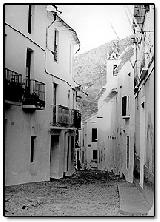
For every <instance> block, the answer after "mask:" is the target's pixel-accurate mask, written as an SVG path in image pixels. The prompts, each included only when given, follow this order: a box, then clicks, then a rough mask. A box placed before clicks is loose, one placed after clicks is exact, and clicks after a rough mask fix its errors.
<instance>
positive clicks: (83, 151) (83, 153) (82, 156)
mask: <svg viewBox="0 0 160 222" xmlns="http://www.w3.org/2000/svg"><path fill="white" fill-rule="evenodd" d="M82 163H84V151H82Z"/></svg>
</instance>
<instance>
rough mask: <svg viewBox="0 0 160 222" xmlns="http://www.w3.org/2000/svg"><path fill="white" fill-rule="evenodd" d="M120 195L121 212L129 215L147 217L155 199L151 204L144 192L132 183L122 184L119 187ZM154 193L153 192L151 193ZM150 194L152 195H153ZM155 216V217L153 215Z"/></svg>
mask: <svg viewBox="0 0 160 222" xmlns="http://www.w3.org/2000/svg"><path fill="white" fill-rule="evenodd" d="M118 189H119V195H120V212H121V213H124V214H125V213H129V214H131V215H132V214H133V215H134V214H142V215H147V213H148V211H149V210H150V209H151V207H152V204H153V198H152V200H151V201H150V202H149V201H148V200H147V198H146V197H145V195H144V192H143V191H142V190H141V189H140V187H137V186H136V185H135V184H132V183H127V182H124V183H120V184H119V185H118ZM151 192H152V191H151ZM151 192H150V193H151ZM152 216H154V215H152Z"/></svg>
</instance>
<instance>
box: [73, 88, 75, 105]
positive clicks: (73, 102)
mask: <svg viewBox="0 0 160 222" xmlns="http://www.w3.org/2000/svg"><path fill="white" fill-rule="evenodd" d="M74 100H75V92H74V91H73V109H74Z"/></svg>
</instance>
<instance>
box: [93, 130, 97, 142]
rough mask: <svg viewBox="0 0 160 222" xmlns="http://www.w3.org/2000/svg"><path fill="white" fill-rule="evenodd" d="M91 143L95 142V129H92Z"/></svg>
mask: <svg viewBox="0 0 160 222" xmlns="http://www.w3.org/2000/svg"><path fill="white" fill-rule="evenodd" d="M92 142H97V128H92Z"/></svg>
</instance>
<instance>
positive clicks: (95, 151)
mask: <svg viewBox="0 0 160 222" xmlns="http://www.w3.org/2000/svg"><path fill="white" fill-rule="evenodd" d="M93 160H97V150H93Z"/></svg>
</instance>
